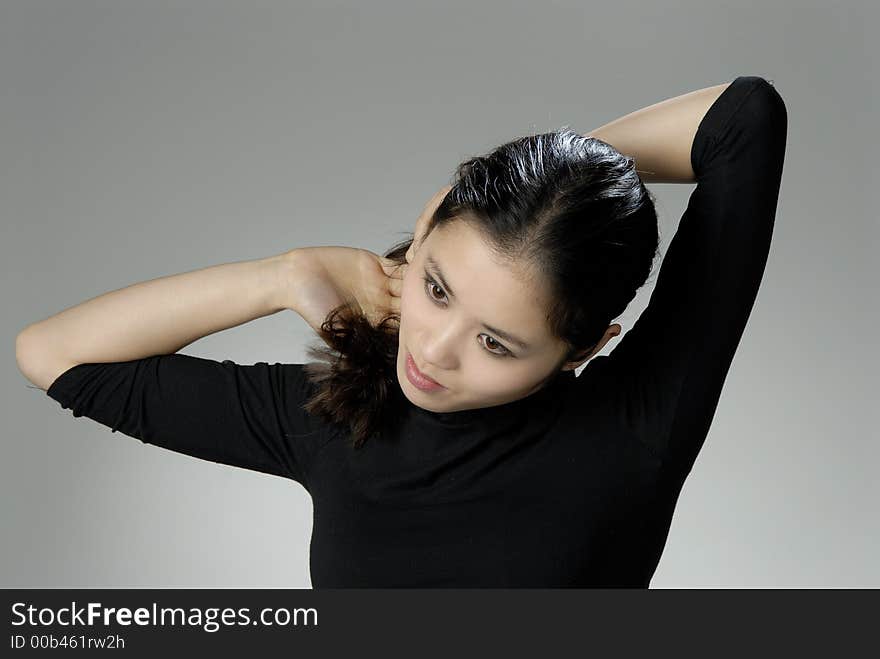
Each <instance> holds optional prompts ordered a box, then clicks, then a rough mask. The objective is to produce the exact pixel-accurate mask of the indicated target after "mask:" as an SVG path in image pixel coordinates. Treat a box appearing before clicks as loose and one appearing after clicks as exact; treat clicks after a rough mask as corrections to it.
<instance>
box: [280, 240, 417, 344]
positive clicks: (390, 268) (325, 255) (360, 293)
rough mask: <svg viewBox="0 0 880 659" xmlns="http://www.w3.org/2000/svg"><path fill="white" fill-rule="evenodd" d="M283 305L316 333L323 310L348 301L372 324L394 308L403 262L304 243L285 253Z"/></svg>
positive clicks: (323, 317) (396, 308)
mask: <svg viewBox="0 0 880 659" xmlns="http://www.w3.org/2000/svg"><path fill="white" fill-rule="evenodd" d="M289 254H290V256H291V263H292V267H291V268H290V270H289V272H290V280H289V284H288V288H289V292H290V295H289V297H288V300H289V303H288V304H287V305H286V306H287V307H288V308H290V309H292V310H293V311H296V312H297V313H298V314H299V315H300V316H302V317H303V319H304V320H305V321H306V322H307V323H308V324H309V326H310V327H312V329H314V330H315V331H316V332H318V333H319V334H320V331H319V330H320V327H321V324H322V323H323V322H324V320H326V318H327V315H328V314H329V313H330V312H331V311H332V310H333V309H335V308H336V307H337V306H339V305H340V304H343V303H345V302H348V301H353V302H354V303H355V305H356V307H357V308H358V309H360V311H361V312H362V313H363V314H364V315H365V316H366V317H367V319H368V320H369V321H370V324H372V325H374V326H376V325H378V324H379V322H380V321H381V320H382V319H383V318H384V317H385V316H387V315H389V314H391V313H395V314H399V313H400V291H401V288H402V283H403V272H404V271H405V269H406V264H403V265H402V266H399V265H398V264H397V263H395V262H394V261H392V260H390V259H386V258H384V257H382V256H379V255H377V254H374V253H373V252H371V251H369V250H366V249H358V248H354V247H304V248H300V249H295V250H292V251H291V252H290V253H289Z"/></svg>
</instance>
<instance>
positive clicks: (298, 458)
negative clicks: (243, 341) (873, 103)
mask: <svg viewBox="0 0 880 659" xmlns="http://www.w3.org/2000/svg"><path fill="white" fill-rule="evenodd" d="M786 131H787V111H786V108H785V104H784V102H783V101H782V98H781V97H780V95H779V94H778V92H777V91H776V89H775V88H774V87H773V86H772V84H771V83H769V82H768V81H766V80H765V79H763V78H760V77H757V76H740V77H737V78H735V79H734V80H733V81H732V82H730V83H727V84H722V85H716V86H714V87H707V88H705V89H700V90H697V91H694V92H691V93H689V94H684V95H682V96H679V97H675V98H672V99H668V100H665V101H663V102H660V103H657V104H655V105H652V106H649V107H646V108H644V109H642V110H639V111H638V112H634V113H631V114H629V115H626V116H624V117H622V118H620V119H618V120H616V121H613V122H611V123H609V124H607V125H605V126H603V127H601V128H599V129H598V130H595V131H593V132H592V133H591V134H590V135H589V136H581V135H577V134H576V133H573V132H572V131H570V130H568V129H563V130H560V131H555V132H553V133H549V134H546V135H536V136H532V137H528V138H523V139H522V140H517V141H515V142H512V143H510V144H507V145H503V146H502V147H499V148H498V149H496V151H494V152H493V153H491V154H489V155H487V156H485V157H481V158H474V159H471V160H469V161H467V162H465V163H463V164H462V165H461V166H459V168H458V171H457V172H456V177H455V181H454V182H453V185H452V186H449V187H447V188H444V189H443V190H441V191H440V192H439V193H438V194H437V195H435V197H434V198H433V199H432V200H431V201H430V202H429V203H428V205H427V206H426V207H425V211H424V213H423V214H422V217H421V218H420V219H419V222H418V224H417V227H416V232H415V235H414V239H413V241H412V242H407V243H404V244H402V245H398V246H396V247H395V248H393V249H392V250H390V251H389V252H388V253H387V254H386V255H385V257H379V256H377V255H375V254H372V253H370V252H367V251H366V250H357V249H351V248H343V247H320V248H305V249H295V250H292V251H290V252H285V253H283V254H280V255H277V256H273V257H270V258H267V259H260V260H257V261H250V262H239V263H231V264H224V265H220V266H214V267H211V268H206V269H204V270H198V271H193V272H189V273H184V274H180V275H175V276H171V277H165V278H160V279H157V280H152V281H148V282H143V283H139V284H135V285H134V286H131V287H128V288H125V289H121V290H118V291H112V292H110V293H107V294H105V295H102V296H100V297H97V298H94V299H92V300H89V301H87V302H84V303H82V304H80V305H78V306H76V307H72V308H70V309H67V310H65V311H63V312H61V313H59V314H57V315H56V316H53V317H51V318H49V319H46V320H44V321H41V322H38V323H35V324H33V325H31V326H29V327H28V328H26V329H25V330H24V331H23V332H22V333H21V334H20V335H19V337H18V340H17V343H16V352H17V357H18V362H19V366H20V368H21V370H22V372H23V373H24V374H25V375H26V376H27V377H28V379H30V380H31V381H32V382H34V383H35V384H37V385H38V386H40V387H41V388H43V389H46V390H47V394H48V395H49V396H51V397H52V398H53V399H55V400H56V401H58V402H59V403H60V404H61V405H62V406H63V407H64V408H65V409H71V410H72V412H73V415H74V416H77V417H78V416H88V417H89V418H92V419H94V420H96V421H98V422H100V423H102V424H104V425H107V426H109V427H111V429H112V430H113V431H116V430H119V431H121V432H123V433H124V434H126V435H129V436H131V437H135V438H138V439H140V440H141V441H143V442H145V443H150V444H155V445H157V446H162V447H165V448H167V449H170V450H173V451H177V452H180V453H185V454H188V455H192V456H196V457H199V458H203V459H206V460H211V461H215V462H220V463H224V464H229V465H234V466H238V467H242V468H246V469H252V470H257V471H261V472H265V473H269V474H275V475H278V476H283V477H285V478H290V479H292V480H295V481H297V482H299V483H300V484H302V485H303V487H305V488H306V490H307V491H308V492H309V493H310V494H311V496H312V499H313V504H314V523H313V535H312V540H311V575H312V584H313V586H314V587H319V588H320V587H354V586H367V587H400V586H419V587H442V586H456V587H562V586H573V587H585V586H630V587H647V586H648V585H649V583H650V580H651V577H652V575H653V573H654V570H655V568H656V566H657V563H658V561H659V559H660V555H661V553H662V550H663V546H664V544H665V540H666V536H667V533H668V530H669V525H670V522H671V518H672V514H673V512H674V507H675V503H676V500H677V498H678V495H679V492H680V490H681V487H682V485H683V483H684V480H685V478H686V477H687V475H688V473H689V471H690V469H691V466H692V465H693V462H694V460H695V458H696V456H697V454H698V452H699V450H700V448H701V446H702V444H703V441H704V439H705V437H706V434H707V432H708V429H709V426H710V423H711V421H712V417H713V415H714V411H715V408H716V405H717V403H718V399H719V396H720V392H721V388H722V385H723V383H724V379H725V377H726V374H727V371H728V369H729V366H730V364H731V361H732V359H733V355H734V352H735V350H736V347H737V345H738V343H739V340H740V338H741V336H742V333H743V330H744V328H745V324H746V321H747V319H748V316H749V314H750V312H751V308H752V305H753V303H754V300H755V297H756V295H757V290H758V286H759V284H760V280H761V278H762V276H763V271H764V266H765V263H766V259H767V255H768V250H769V245H770V239H771V234H772V229H773V224H774V218H775V212H776V204H777V198H778V193H779V187H780V182H781V176H782V166H783V159H784V152H785V142H786ZM639 175H641V176H639ZM691 181H696V182H697V186H696V188H695V190H694V191H693V193H692V195H691V197H690V200H689V203H688V206H687V209H686V211H685V212H684V215H683V216H682V219H681V223H680V225H679V228H678V230H677V233H676V235H675V237H674V239H673V240H672V242H671V244H670V246H669V249H668V251H667V253H666V256H665V260H664V263H663V266H662V268H661V269H660V272H659V275H658V279H657V283H656V288H655V290H654V292H653V294H652V297H651V301H650V304H649V305H648V308H647V309H646V310H645V311H644V312H643V313H642V315H641V317H640V318H639V320H638V322H637V323H636V324H635V326H634V327H633V328H632V329H631V330H630V331H629V332H628V333H627V334H626V335H625V336H624V337H623V339H622V340H621V342H620V344H619V345H618V346H616V347H615V348H614V350H613V351H612V352H611V354H610V355H607V356H599V357H594V355H596V354H597V353H598V352H599V351H600V350H601V349H602V348H603V347H604V346H605V345H606V343H607V342H608V341H609V340H610V339H611V338H613V337H614V336H616V335H617V334H618V333H619V332H620V329H621V328H620V325H617V324H614V323H613V322H612V321H613V320H614V319H615V318H616V317H617V316H619V315H620V314H621V313H622V312H623V311H624V309H625V308H626V306H627V304H628V303H629V302H630V301H631V300H632V298H633V297H634V296H635V293H636V291H637V290H638V288H639V287H640V286H641V285H642V284H643V283H644V282H645V280H646V279H647V277H648V276H649V274H650V271H651V266H652V261H653V259H654V257H655V254H656V249H657V236H658V234H657V218H656V213H655V209H654V203H653V200H652V198H651V196H650V194H649V193H648V191H647V189H646V188H645V187H644V182H691ZM282 309H293V310H295V311H297V312H299V313H300V314H301V315H302V316H303V317H304V318H305V319H306V321H307V322H308V323H309V324H310V325H311V326H312V327H313V328H314V329H315V330H316V331H317V332H318V333H319V334H320V336H321V337H322V338H323V339H324V341H325V343H326V344H327V346H326V347H325V348H321V349H319V348H312V350H311V354H312V355H314V356H317V357H320V358H321V359H322V361H320V362H314V363H311V364H280V363H276V364H272V365H269V364H267V363H265V362H260V363H256V364H253V365H247V366H245V365H238V364H235V363H233V362H231V361H228V360H227V361H224V362H216V361H212V360H207V359H202V358H198V357H193V356H188V355H182V354H175V353H176V352H177V351H178V350H180V349H181V348H183V347H184V346H186V345H188V344H189V343H191V342H193V341H195V340H196V339H198V338H200V337H203V336H206V335H208V334H211V333H213V332H217V331H219V330H222V329H225V328H228V327H233V326H236V325H240V324H241V323H244V322H247V321H249V320H253V319H255V318H259V317H262V316H265V315H268V314H271V313H275V312H277V311H280V310H282ZM591 357H592V359H591ZM584 364H586V367H585V368H584V370H583V372H582V373H581V374H580V375H579V376H577V377H575V372H574V370H575V369H576V368H578V367H579V366H582V365H584Z"/></svg>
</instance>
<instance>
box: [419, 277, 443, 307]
mask: <svg viewBox="0 0 880 659" xmlns="http://www.w3.org/2000/svg"><path fill="white" fill-rule="evenodd" d="M423 279H424V280H425V290H426V291H427V293H428V297H429V298H431V299H432V300H433V301H434V302H439V301H441V300H442V299H443V298H444V297H445V294H444V293H443V289H442V288H440V286H438V285H437V282H435V281H434V280H433V279H431V278H430V277H424V278H423ZM436 291H439V293H440V294H439V297H438V296H437V295H436V294H435V293H436Z"/></svg>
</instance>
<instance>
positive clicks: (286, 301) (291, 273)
mask: <svg viewBox="0 0 880 659" xmlns="http://www.w3.org/2000/svg"><path fill="white" fill-rule="evenodd" d="M308 260H309V255H308V253H307V251H306V248H299V249H292V250H289V251H287V252H284V253H282V254H278V255H277V256H272V257H270V258H269V259H267V263H268V264H269V267H270V268H271V269H272V271H273V276H272V281H273V282H274V296H273V300H274V301H273V304H274V309H275V310H276V311H284V310H290V311H297V309H298V306H297V297H296V295H297V291H298V290H299V289H300V285H299V282H300V281H301V279H302V277H303V272H305V270H306V265H305V264H306V261H308Z"/></svg>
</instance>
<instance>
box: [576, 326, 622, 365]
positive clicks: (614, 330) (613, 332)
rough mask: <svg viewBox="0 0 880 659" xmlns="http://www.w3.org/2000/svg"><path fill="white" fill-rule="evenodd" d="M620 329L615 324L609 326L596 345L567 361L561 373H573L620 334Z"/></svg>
mask: <svg viewBox="0 0 880 659" xmlns="http://www.w3.org/2000/svg"><path fill="white" fill-rule="evenodd" d="M620 329H621V327H620V325H618V324H617V323H615V324H613V325H609V326H608V329H607V330H605V334H604V335H603V336H602V338H601V339H600V340H599V343H597V344H596V345H595V346H594V347H593V348H592V349H587V350H583V351H581V352H579V353H578V354H576V355H575V356H574V357H572V358H571V359H569V360H567V361H566V362H565V363H564V364H563V366H562V370H563V371H573V370H575V369H576V368H579V367H581V366H582V365H583V364H584V363H586V362H587V361H588V360H589V359H590V358H591V357H592V356H593V355H595V354H597V353H599V352H600V351H601V350H602V348H604V347H605V344H606V343H608V342H609V341H610V340H611V339H613V338H614V337H615V336H617V335H618V334H620Z"/></svg>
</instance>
